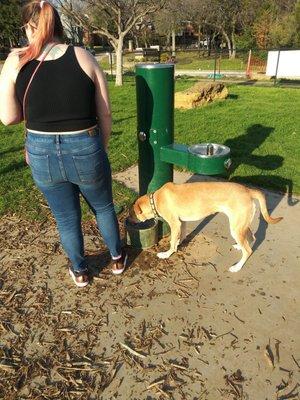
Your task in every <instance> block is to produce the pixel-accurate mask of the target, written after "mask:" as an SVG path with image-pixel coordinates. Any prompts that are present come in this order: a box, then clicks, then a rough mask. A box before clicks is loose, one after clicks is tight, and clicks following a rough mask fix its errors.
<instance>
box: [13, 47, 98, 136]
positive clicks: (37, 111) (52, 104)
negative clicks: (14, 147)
mask: <svg viewBox="0 0 300 400" xmlns="http://www.w3.org/2000/svg"><path fill="white" fill-rule="evenodd" d="M38 62H39V61H37V60H32V61H30V62H28V63H27V64H25V65H24V66H23V67H22V68H21V70H20V72H19V74H18V76H17V80H16V92H17V97H18V100H19V102H20V104H21V105H22V104H23V97H24V93H25V90H26V87H27V84H28V82H29V80H30V78H31V75H32V73H33V71H34V69H35V68H36V66H37V65H38ZM25 113H26V119H27V128H28V129H29V130H30V129H33V130H37V131H44V132H64V131H66V132H68V131H77V130H82V129H86V128H90V127H91V126H94V125H96V124H97V117H96V104H95V85H94V82H93V81H92V79H91V78H90V77H89V76H88V75H87V74H86V73H85V72H84V71H83V70H82V68H81V67H80V65H79V63H78V61H77V57H76V54H75V51H74V47H73V46H69V47H68V48H67V50H66V52H65V53H64V55H63V56H61V57H60V58H58V59H56V60H49V61H44V62H43V63H42V65H41V66H40V67H39V69H38V71H37V73H36V75H35V76H34V78H33V81H32V82H31V85H30V87H29V91H28V94H27V99H26V110H25Z"/></svg>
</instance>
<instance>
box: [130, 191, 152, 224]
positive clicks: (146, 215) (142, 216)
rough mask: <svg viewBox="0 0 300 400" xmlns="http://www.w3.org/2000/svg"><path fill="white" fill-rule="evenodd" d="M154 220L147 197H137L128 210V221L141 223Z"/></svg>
mask: <svg viewBox="0 0 300 400" xmlns="http://www.w3.org/2000/svg"><path fill="white" fill-rule="evenodd" d="M151 218H154V213H153V211H152V208H151V204H150V200H149V197H148V196H147V195H146V194H145V195H144V196H141V197H139V198H138V199H137V200H136V201H135V203H134V204H133V205H132V206H131V208H130V210H129V217H128V219H129V221H130V222H133V223H138V222H141V221H142V222H143V221H146V220H147V219H151Z"/></svg>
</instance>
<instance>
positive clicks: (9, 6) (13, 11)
mask: <svg viewBox="0 0 300 400" xmlns="http://www.w3.org/2000/svg"><path fill="white" fill-rule="evenodd" d="M20 10H21V5H20V1H19V0H2V1H1V3H0V45H2V46H9V47H13V46H17V45H18V41H19V36H20V26H21V16H20Z"/></svg>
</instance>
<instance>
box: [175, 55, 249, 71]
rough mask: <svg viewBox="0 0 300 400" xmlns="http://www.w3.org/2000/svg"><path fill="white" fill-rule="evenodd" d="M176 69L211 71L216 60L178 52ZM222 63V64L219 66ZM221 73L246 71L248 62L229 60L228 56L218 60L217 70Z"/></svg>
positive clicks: (237, 59)
mask: <svg viewBox="0 0 300 400" xmlns="http://www.w3.org/2000/svg"><path fill="white" fill-rule="evenodd" d="M176 61H177V63H176V68H177V69H196V70H204V71H211V70H213V69H214V65H215V60H214V58H213V57H212V58H203V57H199V55H198V53H196V52H193V53H189V52H176ZM219 63H220V64H219ZM219 65H220V70H221V71H245V70H246V67H247V61H246V60H245V59H244V58H239V57H237V58H235V59H228V57H226V55H225V54H224V55H222V57H221V58H220V59H219V58H218V60H217V65H216V68H217V70H218V69H219Z"/></svg>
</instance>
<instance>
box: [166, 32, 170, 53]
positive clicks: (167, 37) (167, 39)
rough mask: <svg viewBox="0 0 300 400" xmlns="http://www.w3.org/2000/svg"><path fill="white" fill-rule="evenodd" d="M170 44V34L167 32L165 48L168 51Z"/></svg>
mask: <svg viewBox="0 0 300 400" xmlns="http://www.w3.org/2000/svg"><path fill="white" fill-rule="evenodd" d="M170 43H171V34H170V32H168V33H167V36H166V48H167V50H168V51H169V50H170Z"/></svg>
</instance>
